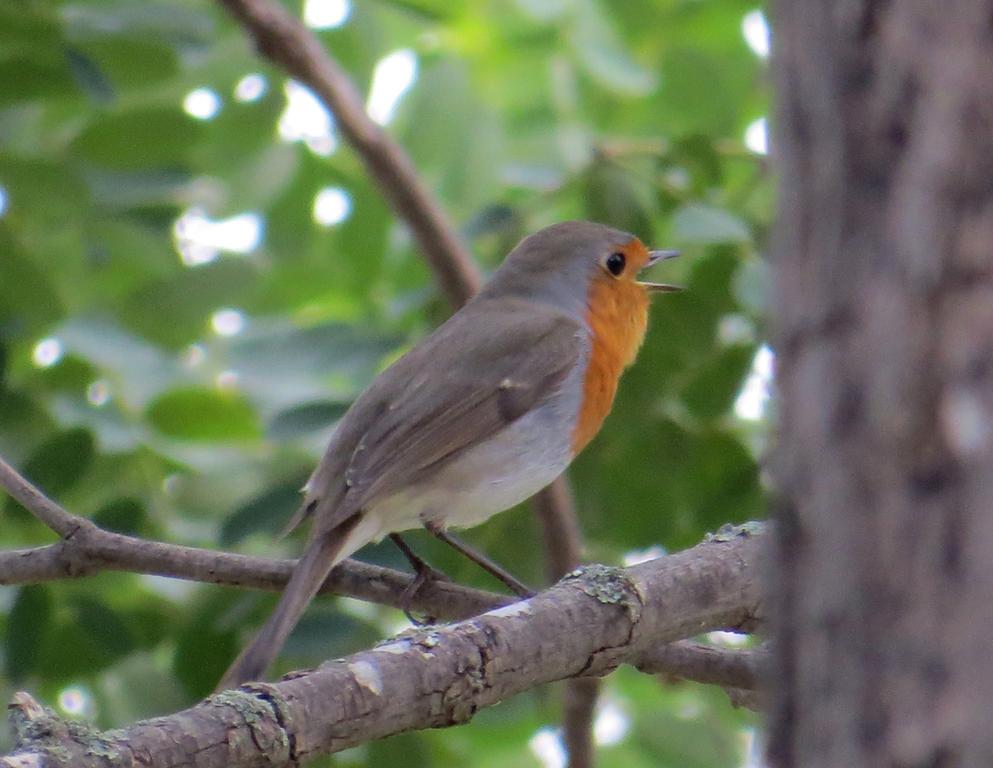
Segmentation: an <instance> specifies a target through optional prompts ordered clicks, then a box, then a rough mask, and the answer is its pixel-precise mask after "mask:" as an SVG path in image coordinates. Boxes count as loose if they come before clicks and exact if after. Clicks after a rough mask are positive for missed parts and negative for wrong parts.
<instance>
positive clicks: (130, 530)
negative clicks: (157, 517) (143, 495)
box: [91, 497, 147, 536]
mask: <svg viewBox="0 0 993 768" xmlns="http://www.w3.org/2000/svg"><path fill="white" fill-rule="evenodd" d="M91 519H92V520H93V522H94V523H96V524H97V525H99V526H100V527H101V528H104V529H106V530H108V531H114V532H115V533H123V534H125V535H128V536H138V535H141V533H142V532H143V531H144V528H145V524H146V522H147V514H146V513H145V507H144V506H143V505H142V503H141V502H140V501H139V500H138V499H133V498H127V497H123V498H119V499H115V500H114V501H111V502H109V503H107V504H104V505H103V506H102V507H100V509H98V510H97V511H96V512H94V513H93V516H92V518H91Z"/></svg>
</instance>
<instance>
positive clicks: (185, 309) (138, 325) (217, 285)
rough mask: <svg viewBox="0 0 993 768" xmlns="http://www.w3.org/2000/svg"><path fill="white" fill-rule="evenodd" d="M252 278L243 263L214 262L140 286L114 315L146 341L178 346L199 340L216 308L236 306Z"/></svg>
mask: <svg viewBox="0 0 993 768" xmlns="http://www.w3.org/2000/svg"><path fill="white" fill-rule="evenodd" d="M254 279H255V269H254V267H253V266H252V265H251V264H249V263H248V262H247V261H245V260H242V259H236V258H230V259H228V258H222V259H218V260H217V261H215V262H214V263H212V264H205V265H203V266H201V267H197V268H196V269H184V270H182V271H181V272H177V273H175V274H174V275H172V276H170V277H168V278H166V279H163V280H155V281H152V282H149V283H146V284H144V285H143V286H142V287H141V288H139V289H138V290H136V291H135V292H134V293H133V294H131V295H130V296H129V297H128V298H127V299H125V300H124V302H122V305H121V307H120V312H119V315H120V318H121V320H122V322H124V323H125V324H126V325H127V326H128V327H130V328H132V329H134V330H136V331H137V332H138V333H140V334H141V335H143V336H145V337H146V338H148V339H150V340H152V341H155V342H158V343H159V344H162V345H164V346H168V347H173V348H179V347H181V346H182V345H184V344H188V343H190V342H193V341H196V340H197V339H198V338H200V336H201V335H202V334H203V332H204V331H205V330H206V328H207V324H208V321H209V319H210V316H211V314H213V313H214V312H215V311H216V310H217V309H218V308H220V307H225V306H228V307H230V306H238V305H239V304H240V303H241V300H242V299H243V298H244V296H245V294H246V293H247V292H248V289H249V288H250V287H251V285H252V283H253V281H254Z"/></svg>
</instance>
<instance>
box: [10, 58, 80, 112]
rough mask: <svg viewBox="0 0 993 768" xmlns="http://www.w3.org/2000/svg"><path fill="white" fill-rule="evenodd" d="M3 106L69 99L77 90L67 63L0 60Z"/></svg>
mask: <svg viewBox="0 0 993 768" xmlns="http://www.w3.org/2000/svg"><path fill="white" fill-rule="evenodd" d="M0 82H2V83H3V84H4V87H3V88H0V105H7V104H15V103H17V102H24V101H32V100H34V99H51V98H55V97H59V96H62V97H66V96H69V95H71V94H73V93H75V90H76V86H75V83H74V82H73V78H72V74H70V72H69V68H68V67H67V66H66V64H65V62H64V61H63V62H58V63H54V62H41V61H37V60H35V59H34V58H28V57H26V56H24V57H17V58H10V59H0Z"/></svg>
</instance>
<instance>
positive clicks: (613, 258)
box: [603, 253, 627, 277]
mask: <svg viewBox="0 0 993 768" xmlns="http://www.w3.org/2000/svg"><path fill="white" fill-rule="evenodd" d="M625 263H627V259H625V258H624V254H623V253H612V254H610V255H609V256H608V257H607V260H606V261H604V262H603V265H604V266H605V267H606V268H607V271H608V272H609V273H610V274H612V275H613V276H614V277H620V275H621V272H623V271H624V265H625Z"/></svg>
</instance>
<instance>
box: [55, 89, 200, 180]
mask: <svg viewBox="0 0 993 768" xmlns="http://www.w3.org/2000/svg"><path fill="white" fill-rule="evenodd" d="M200 131H201V126H200V125H198V124H197V123H196V122H194V121H193V119H192V118H190V117H188V116H187V115H185V114H184V113H183V112H182V111H181V110H180V109H179V105H178V104H177V105H176V107H175V108H168V107H147V108H143V109H134V110H131V111H129V112H120V113H117V114H109V115H106V116H104V117H101V118H98V119H96V120H94V121H92V122H91V123H90V124H89V125H88V126H87V127H86V128H85V129H84V130H83V132H82V133H81V134H80V135H79V136H78V137H77V138H76V140H75V141H74V142H73V150H74V151H75V152H77V153H78V154H79V155H80V157H82V158H84V159H86V160H88V161H90V162H92V163H96V164H97V165H102V166H105V167H107V168H116V169H122V170H128V169H138V168H148V167H154V166H182V165H184V164H185V163H186V162H187V160H188V157H189V152H190V147H192V146H193V145H195V144H196V143H197V140H198V139H199V137H200Z"/></svg>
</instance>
